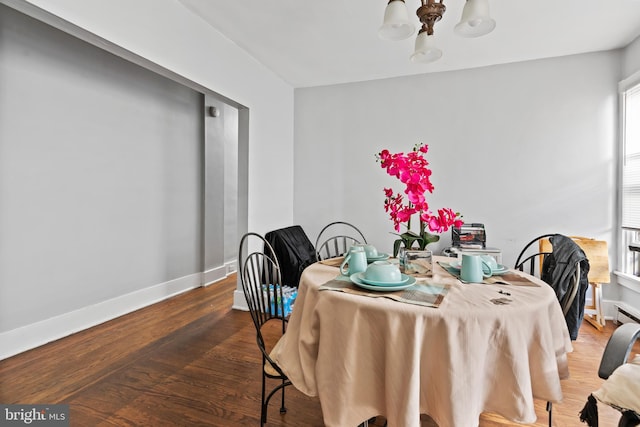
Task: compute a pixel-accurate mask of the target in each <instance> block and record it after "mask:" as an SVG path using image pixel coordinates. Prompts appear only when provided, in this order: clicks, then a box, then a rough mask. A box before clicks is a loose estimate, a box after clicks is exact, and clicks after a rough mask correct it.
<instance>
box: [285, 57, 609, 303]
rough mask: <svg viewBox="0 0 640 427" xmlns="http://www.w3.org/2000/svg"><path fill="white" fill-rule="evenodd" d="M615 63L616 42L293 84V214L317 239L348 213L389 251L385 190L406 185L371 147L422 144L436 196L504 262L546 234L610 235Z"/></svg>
mask: <svg viewBox="0 0 640 427" xmlns="http://www.w3.org/2000/svg"><path fill="white" fill-rule="evenodd" d="M619 70H620V53H619V52H617V51H616V52H601V53H594V54H584V55H576V56H569V57H562V58H555V59H548V60H539V61H531V62H523V63H515V64H508V65H500V66H493V67H486V68H481V69H474V70H466V71H456V72H446V73H436V74H426V75H421V76H414V77H403V78H395V79H387V80H379V81H371V82H364V83H354V84H345V85H337V86H327V87H316V88H306V89H297V90H296V92H295V102H296V105H295V144H296V151H295V176H296V181H295V190H294V198H295V202H296V203H295V205H294V218H295V221H296V222H297V223H300V224H301V225H302V226H303V227H304V228H305V229H306V230H307V231H308V233H309V234H310V236H313V237H312V238H315V236H316V234H317V233H318V231H319V230H320V228H321V227H322V225H323V224H325V223H327V222H329V221H331V220H336V219H344V220H347V221H351V222H354V223H355V224H357V225H358V226H359V227H360V228H361V229H362V230H363V231H364V233H365V235H366V236H367V239H368V240H370V241H371V242H372V243H373V244H375V245H377V246H379V247H380V248H382V250H384V251H391V249H392V241H393V240H394V237H395V236H393V235H392V234H390V233H389V232H390V231H392V223H391V221H390V220H389V219H388V218H387V216H386V214H385V212H384V209H383V200H384V195H383V192H382V189H383V188H384V187H389V186H393V187H394V188H396V189H399V187H398V186H397V182H396V181H395V180H394V179H393V178H391V177H388V176H387V175H386V174H385V171H384V170H383V169H381V168H380V166H379V164H378V163H376V162H375V160H374V154H375V153H377V152H379V151H380V150H381V149H384V148H387V149H389V150H391V151H407V150H410V149H411V148H412V147H413V145H414V144H416V143H418V142H424V143H427V144H429V146H430V152H429V154H428V159H429V160H430V162H431V166H432V169H433V177H432V181H433V183H434V185H435V187H436V188H435V192H434V194H433V195H432V196H431V197H429V198H428V201H429V202H430V204H431V206H432V208H434V209H437V208H439V207H443V206H447V207H451V208H453V209H454V210H457V211H460V212H462V214H463V215H464V219H465V220H466V221H469V222H482V223H484V224H485V225H486V229H487V236H488V245H489V246H495V247H499V248H501V249H502V251H503V259H504V262H505V264H507V265H513V263H514V261H515V258H516V256H517V255H518V252H519V250H520V249H521V248H522V247H523V246H524V245H525V243H527V242H528V241H529V240H531V239H532V238H534V237H535V236H537V235H540V234H544V233H548V232H558V233H564V234H570V235H583V236H590V237H594V238H598V239H604V240H607V241H608V242H613V241H614V226H615V218H614V207H615V194H616V192H615V175H614V167H615V161H616V153H617V152H616V131H617V118H616V109H617V98H616V97H617V93H616V90H617V83H618V80H619V78H620V72H619ZM317 182H320V183H321V184H319V185H317V184H316V183H317ZM310 189H313V191H310ZM441 242H442V243H440V242H439V243H438V244H437V245H435V246H434V248H436V249H441V248H443V247H444V246H445V245H447V244H448V243H449V242H450V233H446V235H443V236H442V239H441ZM606 291H608V292H609V293H613V298H615V295H616V294H615V290H614V289H612V288H611V289H606Z"/></svg>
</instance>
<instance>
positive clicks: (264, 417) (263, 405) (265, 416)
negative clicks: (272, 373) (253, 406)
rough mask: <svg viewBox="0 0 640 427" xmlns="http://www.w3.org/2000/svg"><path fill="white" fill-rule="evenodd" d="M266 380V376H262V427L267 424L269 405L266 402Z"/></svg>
mask: <svg viewBox="0 0 640 427" xmlns="http://www.w3.org/2000/svg"><path fill="white" fill-rule="evenodd" d="M265 382H266V379H265V376H264V374H262V399H261V406H260V427H262V426H264V424H265V423H266V422H267V403H266V402H265V400H264V394H265V390H266V384H265Z"/></svg>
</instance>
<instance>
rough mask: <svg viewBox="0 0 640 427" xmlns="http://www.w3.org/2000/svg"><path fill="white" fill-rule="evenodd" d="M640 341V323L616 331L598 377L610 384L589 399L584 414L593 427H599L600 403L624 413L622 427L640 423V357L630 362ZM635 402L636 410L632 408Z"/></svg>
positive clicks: (623, 326)
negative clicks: (598, 404) (635, 346)
mask: <svg viewBox="0 0 640 427" xmlns="http://www.w3.org/2000/svg"><path fill="white" fill-rule="evenodd" d="M638 338H640V325H639V324H637V323H626V324H624V325H622V326H620V327H619V328H618V329H616V330H615V331H613V334H612V335H611V337H609V341H608V342H607V345H606V347H605V349H604V352H603V353H602V359H601V360H600V368H599V369H598V376H599V377H600V378H602V379H604V380H606V381H605V382H604V383H603V384H602V386H601V387H600V388H599V389H598V390H596V391H595V392H593V393H591V395H590V396H589V398H588V399H587V403H586V404H585V406H584V408H583V409H582V411H581V412H580V421H582V422H586V423H587V425H589V426H591V427H596V426H597V425H598V406H597V402H598V401H599V402H602V403H604V404H606V405H609V406H611V407H613V408H615V409H617V410H619V411H620V412H621V413H622V417H621V418H620V422H619V424H618V426H634V425H638V424H640V387H638V381H640V356H636V359H634V361H633V362H631V363H627V360H628V359H629V354H630V353H631V349H632V348H633V345H634V343H635V342H636V340H637V339H638ZM630 384H635V387H629V385H630ZM634 392H635V395H634ZM634 403H635V407H630V406H632V405H633V404H634Z"/></svg>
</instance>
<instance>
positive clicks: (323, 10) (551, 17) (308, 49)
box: [179, 0, 640, 87]
mask: <svg viewBox="0 0 640 427" xmlns="http://www.w3.org/2000/svg"><path fill="white" fill-rule="evenodd" d="M179 1H180V2H181V3H183V4H184V5H185V6H186V7H188V8H189V9H191V10H192V11H193V12H195V13H196V14H198V15H200V16H201V17H202V18H203V19H204V20H206V21H207V22H208V23H209V24H210V25H212V26H213V27H214V28H216V29H217V30H218V31H220V32H221V33H222V34H223V35H225V36H226V37H227V38H229V39H230V40H232V41H233V42H234V43H235V44H237V45H238V46H239V47H240V48H242V49H244V50H245V51H246V52H248V53H249V54H250V55H252V56H253V57H255V58H256V59H257V60H258V61H260V62H261V63H262V64H264V65H265V66H266V67H268V68H269V69H271V70H272V71H273V72H275V73H276V74H277V75H279V76H280V77H282V79H284V80H285V81H286V82H288V83H289V84H291V85H292V86H294V87H309V86H320V85H329V84H337V83H347V82H355V81H364V80H372V79H380V78H387V77H397V76H406V75H412V74H422V73H429V72H437V71H448V70H457V69H465V68H474V67H481V66H487V65H493V64H504V63H509V62H518V61H526V60H531V59H539V58H549V57H556V56H563V55H571V54H577V53H584V52H594V51H600V50H609V49H615V48H619V47H624V46H626V45H628V44H629V43H630V42H632V41H633V40H634V39H635V38H636V37H638V35H640V0H555V1H551V0H537V1H524V0H490V6H491V15H492V17H493V19H495V21H496V29H495V30H494V31H493V32H491V33H489V34H488V35H486V36H484V37H480V38H475V39H467V38H462V37H460V36H457V35H456V34H454V32H453V27H454V26H455V24H456V23H457V22H458V21H459V20H460V15H461V13H462V7H463V5H464V0H445V1H444V4H445V6H446V7H447V11H446V13H445V15H444V17H443V18H442V20H441V21H440V22H438V23H436V25H435V37H436V40H437V43H438V46H439V47H440V49H442V51H443V56H442V58H441V59H440V60H439V61H437V62H434V63H432V64H420V65H418V64H413V63H411V62H410V61H409V56H410V55H411V53H412V50H413V43H414V40H415V37H411V38H410V39H407V40H403V41H399V42H392V41H385V40H381V39H379V38H378V35H377V31H378V27H379V26H380V24H381V23H382V16H383V14H384V9H385V6H386V3H387V0H375V1H374V0H317V1H311V0H277V1H265V0H179ZM406 4H407V7H408V9H409V11H410V14H411V16H412V18H413V17H414V16H415V15H414V11H415V10H416V9H417V8H418V6H419V5H420V1H419V0H406ZM415 23H416V26H417V24H418V19H417V17H415ZM212 54H213V53H212Z"/></svg>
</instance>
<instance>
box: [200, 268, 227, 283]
mask: <svg viewBox="0 0 640 427" xmlns="http://www.w3.org/2000/svg"><path fill="white" fill-rule="evenodd" d="M225 277H227V267H226V266H224V265H223V266H220V267H216V268H212V269H210V270H207V271H205V272H204V273H202V286H209V285H210V284H212V283H215V282H217V281H219V280H222V279H224V278H225Z"/></svg>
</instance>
